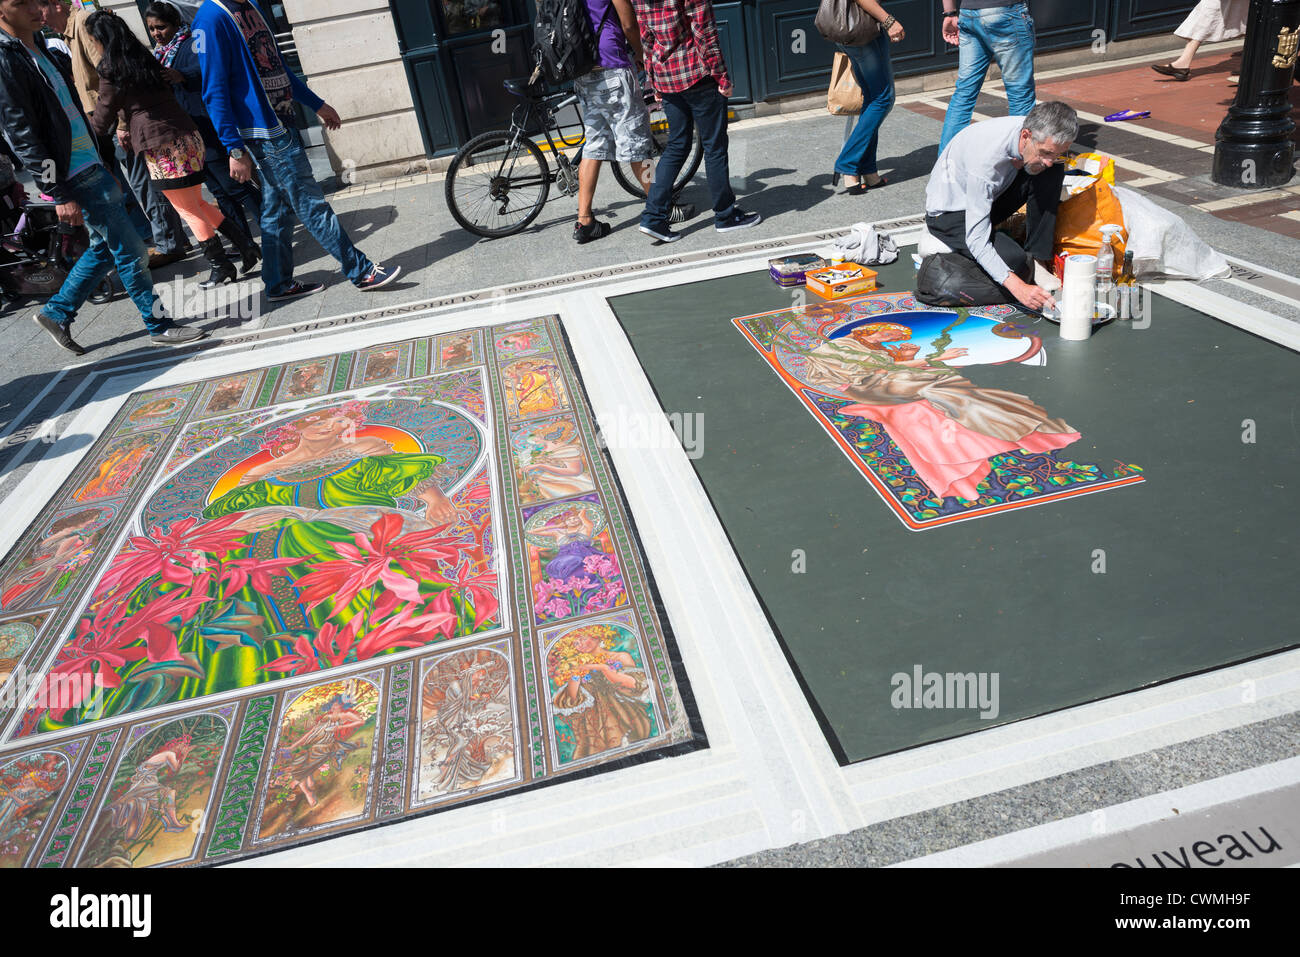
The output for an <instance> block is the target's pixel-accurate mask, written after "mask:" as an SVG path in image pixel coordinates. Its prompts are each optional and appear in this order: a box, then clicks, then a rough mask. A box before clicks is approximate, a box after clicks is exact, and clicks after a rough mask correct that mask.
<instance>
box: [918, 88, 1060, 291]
mask: <svg viewBox="0 0 1300 957" xmlns="http://www.w3.org/2000/svg"><path fill="white" fill-rule="evenodd" d="M1078 132H1079V121H1078V117H1077V116H1076V114H1075V112H1074V110H1073V109H1072V108H1071V107H1070V106H1068V105H1067V104H1065V103H1061V102H1051V103H1039V104H1038V105H1037V106H1035V107H1034V108H1033V109H1032V110H1030V111H1029V115H1028V116H1003V117H998V118H996V119H992V120H985V121H984V122H982V123H976V124H975V125H973V126H968V127H966V129H964V130H962V131H961V132H960V133H958V134H957V135H956V136H955V137H954V138H953V140H952V142H951V143H949V144H948V146H947V148H946V149H945V150H944V151H943V152H942V153H940V154H939V161H938V162H937V163H935V165H934V170H933V172H931V174H930V182H929V184H928V185H927V186H926V189H925V225H926V228H927V229H928V230H929V231H930V234H931V235H932V236H934V237H935V238H936V239H938V240H940V241H941V242H943V243H945V244H946V245H947V246H948V248H950V249H951V250H952V251H953V252H955V253H960V254H962V255H964V256H968V257H970V258H971V259H973V260H975V262H977V263H979V265H980V268H981V269H983V270H984V271H985V272H986V273H988V274H989V277H990V278H991V279H992V280H993V281H994V282H995V283H997V284H998V285H1000V286H1002V287H1003V288H1004V289H1005V290H1006V291H1007V293H1008V294H1009V295H1011V296H1013V297H1015V299H1016V300H1017V301H1018V302H1020V303H1021V304H1022V305H1024V306H1025V307H1027V308H1029V309H1033V310H1039V309H1042V308H1043V307H1044V306H1048V305H1050V306H1053V307H1054V306H1055V305H1056V301H1055V300H1054V299H1053V298H1052V296H1051V295H1050V294H1049V293H1048V292H1047V290H1046V289H1043V288H1042V287H1041V286H1037V285H1034V282H1033V279H1034V260H1035V259H1037V260H1040V261H1042V262H1045V263H1046V262H1048V261H1050V260H1051V258H1052V244H1053V241H1054V239H1055V233H1056V210H1057V207H1058V206H1059V205H1060V203H1061V185H1062V183H1064V181H1065V167H1064V166H1062V165H1061V164H1060V163H1059V162H1057V161H1058V160H1059V159H1060V158H1061V157H1062V156H1063V155H1064V154H1065V152H1066V151H1067V150H1068V149H1069V148H1070V144H1071V143H1073V142H1074V138H1075V136H1076V135H1078ZM1021 206H1026V207H1027V214H1028V221H1027V223H1026V226H1027V236H1026V238H1025V246H1024V248H1021V246H1020V244H1019V243H1017V242H1016V241H1015V240H1014V239H1012V238H1011V237H1010V236H1008V235H1006V234H1005V233H995V232H994V227H996V226H997V224H998V223H1000V222H1002V221H1003V220H1005V219H1006V218H1007V217H1009V216H1010V215H1011V214H1012V213H1014V212H1016V211H1017V210H1018V209H1020V207H1021Z"/></svg>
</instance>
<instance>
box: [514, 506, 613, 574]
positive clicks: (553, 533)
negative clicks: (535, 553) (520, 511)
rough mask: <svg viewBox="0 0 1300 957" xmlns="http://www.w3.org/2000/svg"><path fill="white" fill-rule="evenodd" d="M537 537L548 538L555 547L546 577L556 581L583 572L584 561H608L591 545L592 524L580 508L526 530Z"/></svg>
mask: <svg viewBox="0 0 1300 957" xmlns="http://www.w3.org/2000/svg"><path fill="white" fill-rule="evenodd" d="M530 534H531V535H533V536H535V537H537V538H545V539H549V540H550V541H551V542H553V543H554V544H555V546H556V548H557V550H556V553H555V557H554V558H552V559H551V560H550V561H549V562H547V563H546V568H545V570H546V577H547V578H548V579H551V580H555V581H559V580H563V579H565V578H571V577H573V576H574V575H576V574H578V573H579V572H582V571H585V570H586V569H585V567H584V564H583V563H584V562H585V561H586V560H587V559H588V558H608V557H609V556H608V555H606V554H605V553H604V552H603V551H601V550H600V549H599V548H596V547H595V545H594V544H593V542H594V539H595V537H596V524H595V522H593V521H592V519H591V516H590V515H588V514H587V510H586V509H585V508H583V507H582V506H581V505H574V506H573V507H572V508H567V509H565V510H564V511H563V512H561V513H560V514H558V515H554V516H552V517H551V518H549V519H547V520H546V521H545V522H543V523H542V524H541V525H539V526H537V527H536V528H534V529H531V530H530Z"/></svg>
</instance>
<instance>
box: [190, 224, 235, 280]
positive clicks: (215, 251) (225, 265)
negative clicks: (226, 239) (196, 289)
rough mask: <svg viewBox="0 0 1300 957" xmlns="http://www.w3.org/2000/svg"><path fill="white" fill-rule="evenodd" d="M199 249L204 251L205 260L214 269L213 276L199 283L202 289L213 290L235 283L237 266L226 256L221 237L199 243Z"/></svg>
mask: <svg viewBox="0 0 1300 957" xmlns="http://www.w3.org/2000/svg"><path fill="white" fill-rule="evenodd" d="M199 248H200V249H202V250H203V258H204V259H206V260H207V261H208V265H209V266H211V267H212V275H210V276H209V277H208V278H207V279H205V280H204V281H203V282H201V283H199V286H200V288H203V289H212V288H214V287H216V286H222V285H225V284H226V283H228V282H234V281H235V264H234V263H232V262H231V261H230V257H229V256H227V255H226V247H225V246H223V245H221V237H220V236H213V237H212V238H211V239H205V240H204V241H203V242H201V243H199Z"/></svg>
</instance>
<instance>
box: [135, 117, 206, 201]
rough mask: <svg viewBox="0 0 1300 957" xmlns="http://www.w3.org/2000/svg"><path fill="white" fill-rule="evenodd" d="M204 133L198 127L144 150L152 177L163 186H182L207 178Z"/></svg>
mask: <svg viewBox="0 0 1300 957" xmlns="http://www.w3.org/2000/svg"><path fill="white" fill-rule="evenodd" d="M203 154H204V146H203V137H202V136H200V135H199V133H198V131H197V130H196V131H194V132H193V133H186V134H185V135H184V136H182V137H181V138H180V139H178V140H174V141H173V142H171V143H167V144H166V145H164V146H160V147H158V148H157V149H151V150H149V149H147V150H145V151H144V162H145V166H147V167H148V169H149V178H150V179H151V180H153V181H154V182H155V183H157V184H158V185H159V187H160V188H162V189H181V188H183V187H186V186H197V185H199V184H200V183H202V182H203Z"/></svg>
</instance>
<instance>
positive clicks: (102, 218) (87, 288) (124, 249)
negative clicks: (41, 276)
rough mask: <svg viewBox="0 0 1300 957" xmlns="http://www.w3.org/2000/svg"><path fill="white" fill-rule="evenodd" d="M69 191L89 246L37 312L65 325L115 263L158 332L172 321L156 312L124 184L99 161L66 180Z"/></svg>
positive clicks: (146, 321) (146, 263)
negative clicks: (84, 226) (77, 209)
mask: <svg viewBox="0 0 1300 957" xmlns="http://www.w3.org/2000/svg"><path fill="white" fill-rule="evenodd" d="M67 189H68V192H70V193H71V194H72V196H73V198H74V199H75V200H76V201H77V202H78V203H79V204H80V205H81V215H82V218H83V219H84V220H85V222H86V229H88V230H89V231H90V248H89V249H87V250H86V251H85V252H84V253H82V254H81V256H80V258H78V259H77V262H76V264H75V265H74V266H73V267H72V271H71V272H70V273H68V278H67V279H65V280H63V285H62V286H61V287H60V288H59V291H58V292H57V293H55V294H54V298H52V299H51V300H50V301H49V302H47V303H46V304H45V305H44V306H42V307H41V312H43V313H45V315H47V316H49V317H50V318H51V319H53V320H54V321H55V322H57V323H58V324H59V325H61V326H63V327H64V328H67V327H68V326H69V325H70V324H71V323H72V319H73V317H74V316H76V314H77V310H78V309H80V308H81V307H82V306H83V305H84V304H85V302H86V300H87V299H88V298H89V297H90V294H91V293H93V292H94V291H95V289H96V287H97V286H98V285H99V284H100V283H101V282H102V281H103V279H104V277H105V276H107V275H108V271H109V270H110V269H112V268H113V267H114V266H116V267H117V277H118V278H119V279H120V280H122V285H124V286H125V287H126V291H127V294H128V295H130V297H131V301H132V302H134V303H135V307H136V308H137V309H139V310H140V318H141V319H143V320H144V324H145V328H147V329H148V330H149V333H150V334H151V335H157V334H158V333H160V332H162V331H163V330H164V329H166V328H167V327H168V326H170V325H171V321H170V320H168V319H164V318H162V317H159V316H155V315H154V294H153V278H152V277H151V276H150V275H149V257H148V255H147V251H146V249H145V245H144V241H143V240H142V239H141V238H140V236H139V235H138V234H137V233H136V231H135V228H134V227H133V226H132V225H131V217H130V216H129V215H128V214H127V211H126V207H125V206H124V205H123V204H122V189H121V187H119V186H118V185H117V180H116V179H114V178H113V176H112V174H110V173H109V172H108V170H106V169H105V168H104V167H103V166H100V165H95V166H92V167H91V168H90V169H88V170H86V171H84V172H82V173H79V174H77V176H76V177H75V178H74V179H73V180H72V181H71V182H69V183H68V185H67Z"/></svg>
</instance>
